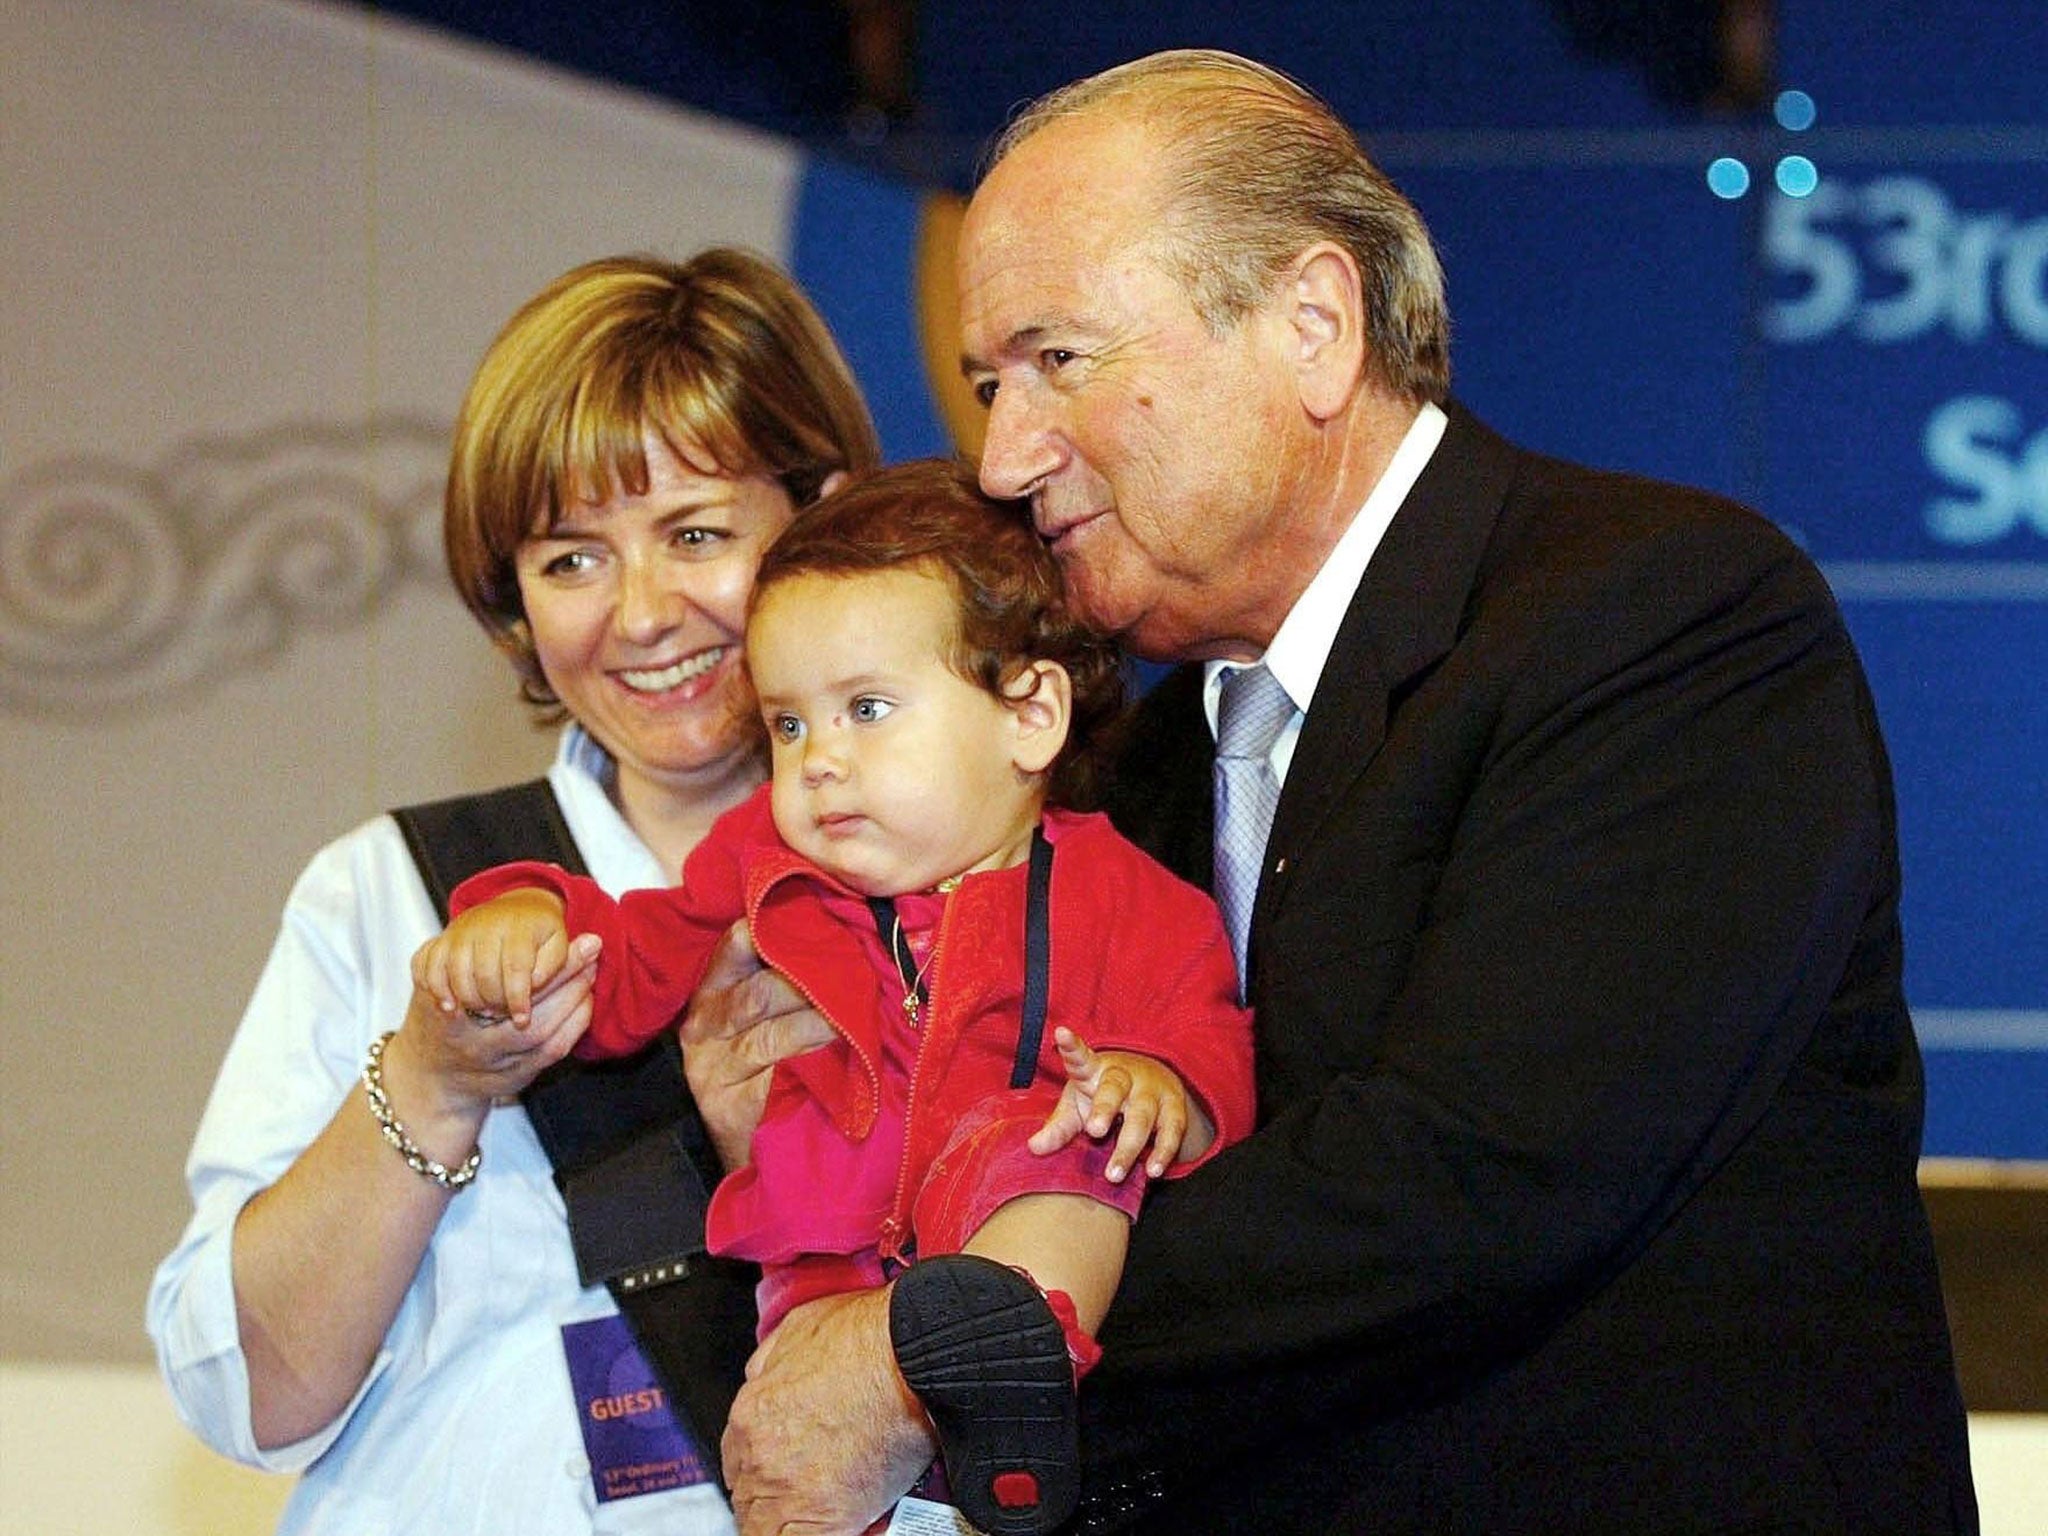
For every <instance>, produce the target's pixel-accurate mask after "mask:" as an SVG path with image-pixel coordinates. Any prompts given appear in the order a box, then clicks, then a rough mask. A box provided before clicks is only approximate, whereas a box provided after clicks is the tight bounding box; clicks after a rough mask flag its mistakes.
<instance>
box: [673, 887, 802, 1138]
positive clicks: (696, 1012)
mask: <svg viewBox="0 0 2048 1536" xmlns="http://www.w3.org/2000/svg"><path fill="white" fill-rule="evenodd" d="M831 1038H832V1026H831V1025H830V1024H828V1023H826V1022H825V1019H824V1016H823V1015H822V1014H820V1013H819V1012H818V1011H817V1010H816V1009H815V1008H813V1007H812V1006H811V1005H810V1003H809V1002H808V1001H807V1000H806V999H805V997H804V996H803V994H802V993H800V992H798V991H797V989H796V988H795V987H793V986H791V985H790V984H789V982H788V981H787V980H785V979H784V978H783V976H782V975H781V973H780V972H778V971H772V970H769V969H768V968H767V967H766V966H765V965H763V964H762V962H761V957H760V955H759V954H758V953H756V952H755V949H754V941H753V935H752V934H751V933H750V932H749V931H748V929H747V925H746V924H745V923H744V922H739V923H735V924H733V926H732V928H731V929H730V930H729V931H728V932H727V933H726V936H725V938H724V939H723V940H721V941H720V943H719V946H718V948H717V950H716V951H715V952H714V953H713V954H712V957H711V964H710V967H709V968H708V969H707V970H706V971H705V973H704V980H703V981H702V982H700V983H699V984H698V986H697V991H696V993H695V995H694V996H692V997H691V999H690V1009H689V1012H687V1013H686V1014H684V1015H683V1024H682V1044H683V1074H684V1076H685V1077H687V1078H688V1079H689V1082H690V1094H691V1096H692V1097H693V1098H695V1099H696V1101H697V1112H698V1113H699V1114H701V1115H702V1116H703V1117H704V1127H705V1129H706V1130H707V1131H709V1132H710V1134H711V1144H712V1145H713V1146H714V1147H716V1148H717V1149H718V1156H719V1160H720V1161H721V1162H723V1163H724V1164H725V1166H726V1168H727V1169H728V1170H731V1169H735V1168H744V1167H745V1166H746V1165H747V1161H748V1158H749V1156H750V1147H751V1143H752V1141H753V1137H754V1127H755V1126H757V1125H759V1124H760V1123H761V1110H762V1107H763V1106H764V1105H766V1104H767V1102H768V1079H769V1075H770V1070H771V1069H772V1068H773V1067H774V1065H775V1063H776V1062H778V1061H780V1060H782V1059H783V1058H784V1057H785V1056H795V1055H797V1054H799V1053H800V1052H803V1051H809V1050H815V1049H816V1048H817V1047H819V1046H821V1045H823V1044H825V1043H826V1042H827V1041H828V1040H830V1039H831Z"/></svg>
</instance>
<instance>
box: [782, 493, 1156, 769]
mask: <svg viewBox="0 0 2048 1536" xmlns="http://www.w3.org/2000/svg"><path fill="white" fill-rule="evenodd" d="M905 566H914V567H920V568H923V569H925V570H927V571H930V572H931V573H932V574H934V575H936V576H939V577H940V578H942V579H943V580H944V581H945V582H946V584H947V585H948V586H950V587H951V588H952V590H953V597H954V600H955V604H956V606H957V609H958V612H959V628H958V630H957V632H956V634H955V638H954V643H953V652H952V654H951V655H950V656H949V657H947V664H948V665H949V666H950V667H951V668H952V669H953V671H954V672H956V673H957V674H959V676H961V677H963V678H965V679H966V680H967V681H968V682H970V683H973V684H974V685H975V686H976V687H979V688H984V689H986V690H987V691H988V692H989V693H991V694H994V695H995V696H996V697H997V698H999V699H1006V698H1007V697H1008V695H1007V694H1006V693H1005V692H1004V685H1005V684H1007V683H1010V682H1012V681H1014V680H1015V678H1016V677H1017V675H1018V673H1019V672H1021V671H1022V670H1023V669H1024V668H1025V666H1027V665H1028V664H1029V663H1031V662H1033V661H1056V662H1058V663H1059V664H1060V665H1061V666H1062V667H1064V668H1066V671H1067V676H1068V677H1069V678H1071V679H1072V681H1073V709H1072V720H1071V723H1070V725H1069V728H1068V731H1067V742H1066V745H1065V747H1063V748H1062V749H1061V751H1060V755H1059V757H1058V758H1057V759H1056V760H1055V761H1054V763H1053V766H1052V770H1051V772H1050V773H1049V775H1048V776H1047V784H1046V799H1047V802H1048V803H1049V804H1052V805H1057V806H1061V807H1064V808H1068V809H1086V808H1088V807H1090V806H1092V805H1093V804H1094V803H1095V800H1096V796H1097V793H1098V790H1099V787H1100V782H1099V781H1100V777H1101V770H1102V766H1103V760H1104V757H1105V755H1106V753H1107V752H1108V751H1109V747H1110V743H1109V741H1108V736H1109V733H1110V729H1111V727H1113V726H1114V725H1115V723H1116V722H1117V721H1118V719H1119V718H1120V717H1121V715H1122V713H1123V705H1124V677H1123V664H1122V659H1121V657H1120V656H1119V654H1118V652H1117V649H1116V646H1115V645H1114V643H1113V642H1111V641H1109V640H1105V639H1103V638H1102V637H1100V636H1098V635H1096V634H1094V633H1092V632H1091V631H1090V630H1088V629H1087V628H1085V627H1084V626H1083V625H1082V623H1081V621H1080V620H1079V619H1077V618H1075V617H1074V615H1073V614H1072V613H1071V612H1070V611H1069V610H1068V608H1067V603H1066V593H1065V588H1064V586H1063V584H1062V583H1061V580H1060V568H1059V565H1058V563H1057V562H1056V561H1055V560H1054V559H1053V557H1052V552H1051V551H1050V550H1048V549H1047V548H1046V547H1045V544H1044V543H1043V542H1042V541H1041V540H1040V539H1039V537H1038V534H1037V532H1036V531H1035V530H1034V529H1033V528H1032V526H1031V520H1030V516H1029V514H1028V513H1027V512H1026V511H1025V509H1024V507H1023V506H1022V504H1021V503H1017V502H1005V501H995V500H992V499H991V498H989V497H987V496H985V495H983V494H982V492H981V488H980V486H978V485H977V484H976V483H975V475H974V471H973V469H972V468H971V467H969V466H967V465H965V464H962V463H960V462H958V461H955V460H952V459H913V460H910V461H909V462H907V463H903V464H893V465H890V466H888V467H887V468H884V469H877V470H869V471H866V472H863V473H861V474H858V475H857V476H856V477H855V478H853V479H852V480H850V481H848V482H847V483H846V484H845V485H843V486H841V487H840V488H839V489H837V490H835V491H833V492H832V493H831V494H830V495H828V496H824V497H821V498H820V499H819V500H818V501H816V502H814V503H812V504H811V505H810V506H808V507H805V508H804V509H802V510H801V511H800V512H798V513H797V515H796V518H795V520H794V521H793V522H791V523H790V525H789V526H788V527H787V528H786V529H784V530H783V532H782V533H781V535H780V536H778V537H777V538H776V540H775V542H774V543H773V544H771V545H770V546H769V548H768V552H767V553H766V554H765V555H763V556H762V559H761V569H760V571H759V573H758V574H757V575H756V576H755V578H754V599H755V601H756V602H759V600H760V598H761V595H762V594H763V593H765V592H766V591H768V589H769V588H770V587H772V586H774V585H775V583H777V582H778V581H787V580H789V579H791V578H792V577H796V576H802V575H815V574H824V575H831V574H834V573H844V574H853V573H859V572H868V571H888V570H897V569H900V568H902V567H905Z"/></svg>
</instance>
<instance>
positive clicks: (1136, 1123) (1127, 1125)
mask: <svg viewBox="0 0 2048 1536" xmlns="http://www.w3.org/2000/svg"><path fill="white" fill-rule="evenodd" d="M1158 1108H1159V1101H1158V1100H1156V1099H1152V1098H1142V1097H1138V1098H1128V1099H1125V1100H1124V1121H1123V1125H1122V1126H1121V1127H1120V1128H1119V1129H1118V1131H1117V1133H1116V1147H1115V1149H1114V1150H1113V1151H1112V1152H1111V1153H1110V1154H1109V1170H1108V1171H1109V1179H1110V1182H1111V1183H1113V1184H1114V1183H1121V1182H1122V1181H1123V1178H1124V1175H1125V1174H1127V1173H1129V1172H1130V1171H1131V1170H1132V1169H1133V1168H1135V1167H1136V1166H1137V1165H1138V1159H1139V1158H1140V1157H1141V1156H1143V1155H1144V1151H1145V1144H1146V1143H1147V1142H1148V1141H1150V1140H1151V1139H1152V1124H1153V1119H1154V1116H1155V1114H1156V1113H1157V1111H1158Z"/></svg>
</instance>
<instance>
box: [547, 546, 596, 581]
mask: <svg viewBox="0 0 2048 1536" xmlns="http://www.w3.org/2000/svg"><path fill="white" fill-rule="evenodd" d="M596 564H597V556H596V555H594V554H592V553H591V552H590V551H589V550H587V549H568V550H564V551H563V552H562V553H561V554H559V555H556V556H554V557H553V558H552V559H550V560H549V561H548V562H547V563H546V564H545V565H543V566H542V567H541V568H540V569H541V574H542V575H544V576H581V575H582V574H583V573H584V572H585V571H588V570H590V569H591V568H592V567H593V566H595V565H596Z"/></svg>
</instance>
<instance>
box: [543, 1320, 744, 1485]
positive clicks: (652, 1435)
mask: <svg viewBox="0 0 2048 1536" xmlns="http://www.w3.org/2000/svg"><path fill="white" fill-rule="evenodd" d="M562 1348H563V1349H564V1351H566V1352H567V1354H568V1357H569V1382H570V1385H571V1386H572V1387H573V1388H574V1389H575V1392H576V1407H577V1413H578V1416H579V1418H580V1419H581V1421H582V1424H583V1445H584V1449H585V1450H586V1451H588V1452H589V1454H590V1483H591V1486H592V1488H594V1489H595V1490H596V1492H597V1502H598V1503H600V1504H607V1503H609V1502H611V1501H612V1500H613V1499H630V1498H633V1497H634V1496H635V1495H637V1494H642V1493H660V1492H662V1491H663V1490H665V1489H669V1488H686V1487H688V1486H690V1485H691V1484H692V1483H704V1482H709V1481H710V1480H711V1474H710V1472H709V1471H708V1470H706V1468H705V1466H704V1458H703V1457H702V1456H701V1455H699V1454H698V1451H697V1446H696V1443H695V1442H694V1441H693V1440H691V1438H690V1435H689V1432H688V1431H687V1430H685V1429H684V1428H683V1426H682V1425H681V1423H680V1422H678V1421H677V1419H676V1416H675V1414H674V1412H673V1411H672V1410H671V1409H670V1407H669V1401H668V1393H667V1392H666V1391H665V1390H664V1389H663V1388H662V1386H661V1384H660V1383H659V1382H657V1381H656V1380H655V1379H654V1371H653V1369H652V1368H651V1367H649V1365H648V1364H647V1361H646V1359H645V1357H643V1356H642V1355H641V1353H640V1349H639V1346H637V1345H636V1344H634V1342H633V1335H632V1333H631V1331H630V1330H629V1329H628V1328H627V1327H626V1320H625V1319H624V1318H623V1317H620V1316H619V1315H618V1314H617V1313H613V1314H612V1315H611V1316H610V1317H597V1318H592V1319H591V1320H590V1321H589V1322H587V1323H569V1324H566V1325H565V1326H564V1327H563V1329H562Z"/></svg>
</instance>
